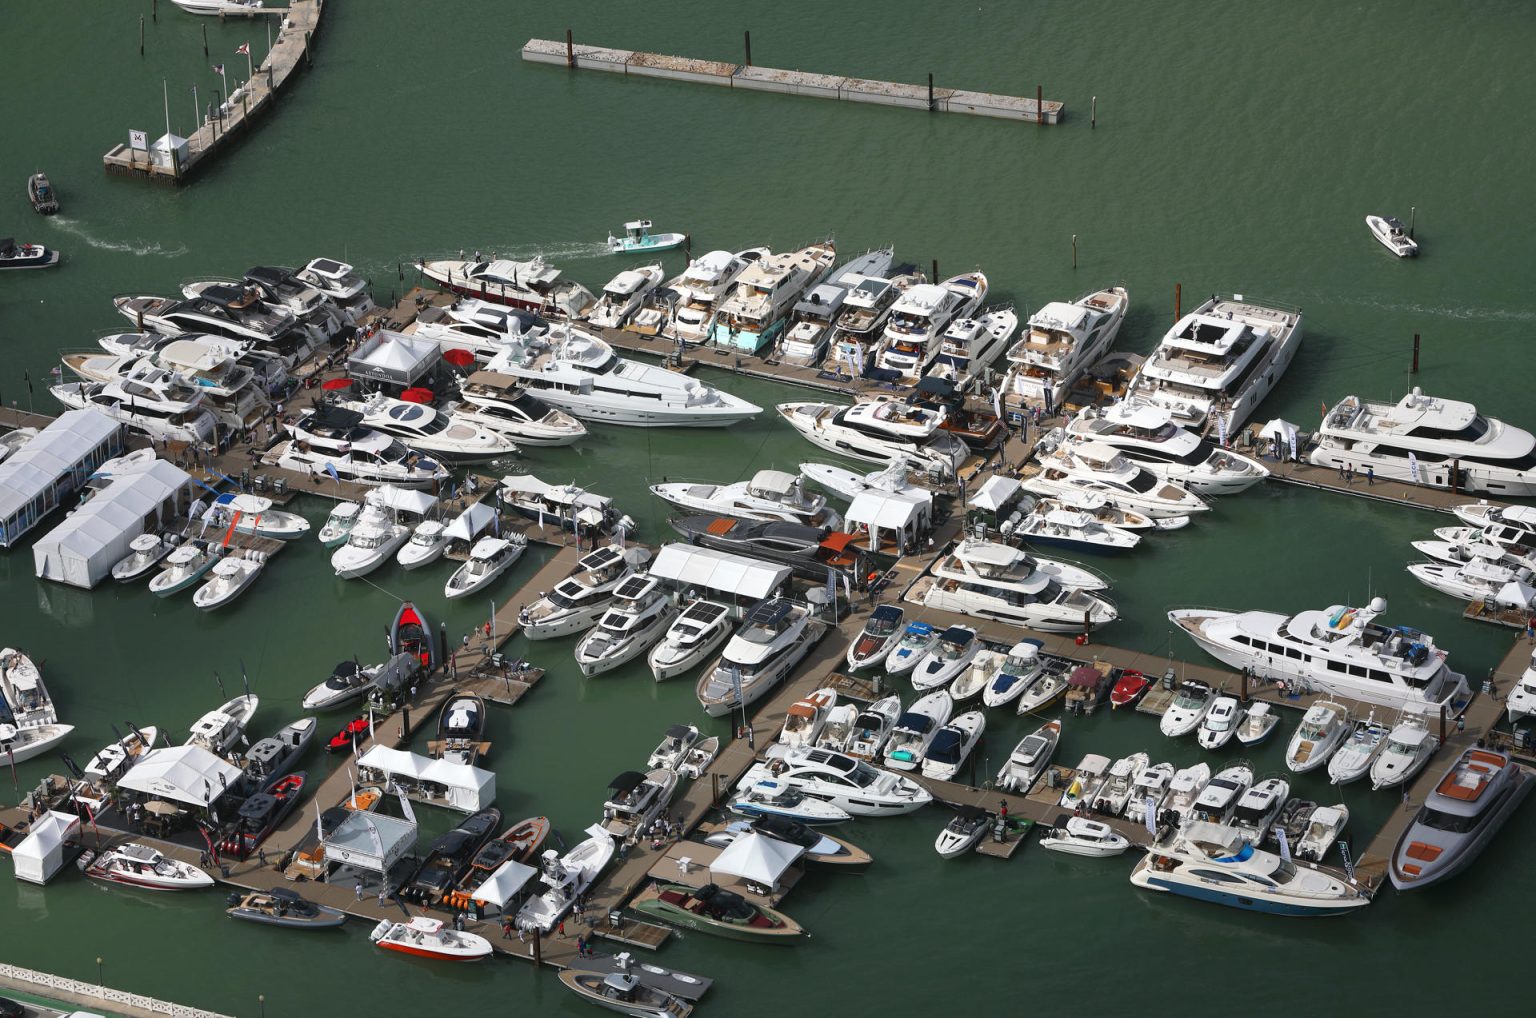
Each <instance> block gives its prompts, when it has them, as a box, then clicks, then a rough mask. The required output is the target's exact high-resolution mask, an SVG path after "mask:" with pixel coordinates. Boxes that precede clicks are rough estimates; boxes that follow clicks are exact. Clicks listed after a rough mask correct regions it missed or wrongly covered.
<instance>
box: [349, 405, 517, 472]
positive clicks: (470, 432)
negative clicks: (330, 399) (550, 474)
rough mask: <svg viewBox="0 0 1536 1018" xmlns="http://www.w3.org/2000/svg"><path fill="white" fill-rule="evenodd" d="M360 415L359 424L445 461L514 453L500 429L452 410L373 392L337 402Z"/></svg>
mask: <svg viewBox="0 0 1536 1018" xmlns="http://www.w3.org/2000/svg"><path fill="white" fill-rule="evenodd" d="M336 405H337V406H339V407H341V408H342V409H343V410H351V411H353V412H355V413H357V414H359V415H361V416H362V426H363V427H365V428H372V429H373V430H374V431H378V432H381V433H383V434H385V435H391V436H393V437H395V438H398V439H400V440H401V441H403V442H405V443H406V444H407V445H409V446H410V447H411V448H412V449H415V450H416V451H417V452H420V453H424V454H426V455H428V456H431V457H432V458H433V459H437V460H441V461H443V462H447V463H485V462H488V461H490V460H494V459H501V458H502V457H505V456H513V455H516V454H517V446H516V445H515V444H514V443H513V441H512V439H510V438H508V437H507V436H506V435H505V434H504V433H503V432H501V431H498V430H495V429H492V428H488V427H486V426H485V425H483V424H480V423H479V422H477V421H472V420H466V419H464V418H461V417H460V416H459V415H458V414H456V413H455V412H454V411H453V410H452V409H443V410H435V409H433V408H432V407H429V406H426V405H424V404H421V403H412V402H410V401H409V400H403V399H395V398H394V397H393V396H386V395H384V394H383V393H376V394H375V395H372V396H369V397H368V398H366V399H359V400H342V401H340V402H338V403H337V404H336Z"/></svg>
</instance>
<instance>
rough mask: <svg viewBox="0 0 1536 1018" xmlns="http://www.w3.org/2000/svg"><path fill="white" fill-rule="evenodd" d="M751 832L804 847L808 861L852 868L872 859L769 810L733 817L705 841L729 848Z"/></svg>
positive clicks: (705, 842) (862, 851) (845, 844)
mask: <svg viewBox="0 0 1536 1018" xmlns="http://www.w3.org/2000/svg"><path fill="white" fill-rule="evenodd" d="M749 832H751V833H756V834H762V835H765V836H767V837H770V838H773V839H774V840H775V841H782V842H784V843H785V844H789V845H799V846H800V847H801V848H803V849H805V855H804V856H802V857H801V858H803V859H804V860H805V861H806V862H813V863H818V864H823V865H830V866H841V867H844V868H847V869H853V868H857V867H861V866H868V865H869V864H870V862H871V861H873V860H872V859H871V857H870V854H869V853H868V852H866V851H864V850H863V849H861V848H859V847H858V846H856V845H854V844H853V843H852V842H849V841H844V840H843V839H842V838H834V837H833V836H832V835H830V834H823V833H822V832H821V831H818V830H813V829H812V828H810V827H807V826H806V825H805V824H802V823H800V822H799V821H798V820H790V819H787V818H785V817H781V816H774V815H773V814H766V815H764V816H760V817H757V818H755V819H752V820H732V821H730V822H729V823H727V824H726V825H725V827H724V828H723V829H721V830H717V831H715V832H714V833H713V834H710V835H708V836H707V837H705V839H704V844H706V845H713V846H714V847H716V848H728V847H730V845H731V843H732V842H733V841H735V840H736V839H737V838H739V837H742V836H743V835H745V834H747V833H749Z"/></svg>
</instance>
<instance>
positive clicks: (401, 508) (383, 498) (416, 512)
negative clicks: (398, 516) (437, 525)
mask: <svg viewBox="0 0 1536 1018" xmlns="http://www.w3.org/2000/svg"><path fill="white" fill-rule="evenodd" d="M365 497H366V498H367V500H368V502H369V503H370V504H373V505H381V506H383V507H385V508H386V509H393V510H395V511H396V512H400V513H410V514H411V515H413V516H425V515H427V513H429V512H431V511H432V508H433V506H435V505H437V499H436V498H435V497H434V496H433V495H431V494H429V493H428V492H425V491H417V490H416V489H414V488H397V487H395V486H394V485H393V484H381V485H379V486H378V487H377V488H374V489H373V490H372V491H370V492H368V494H367V495H366V496H365Z"/></svg>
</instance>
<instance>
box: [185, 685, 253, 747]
mask: <svg viewBox="0 0 1536 1018" xmlns="http://www.w3.org/2000/svg"><path fill="white" fill-rule="evenodd" d="M260 704H261V700H260V698H259V697H257V696H256V695H255V694H253V693H246V694H244V695H242V696H237V697H235V698H234V699H232V700H230V701H229V702H228V703H226V704H224V706H222V707H218V708H216V709H214V710H211V711H209V712H208V713H206V714H204V715H203V716H202V717H200V718H198V719H197V721H195V722H193V724H192V729H191V732H190V734H189V735H188V737H187V741H186V745H188V746H199V747H201V748H203V749H206V750H207V751H208V752H210V753H213V754H215V755H221V754H223V753H227V752H228V751H229V749H230V748H231V747H232V746H234V744H235V743H236V742H239V741H240V739H241V737H242V736H243V735H245V726H246V725H248V724H250V723H251V718H252V717H254V716H255V714H256V708H257V707H258V706H260Z"/></svg>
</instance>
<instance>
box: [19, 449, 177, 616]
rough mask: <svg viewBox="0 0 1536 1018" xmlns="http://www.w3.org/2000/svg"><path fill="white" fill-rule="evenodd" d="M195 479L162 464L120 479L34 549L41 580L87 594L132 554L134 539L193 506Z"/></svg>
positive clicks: (164, 463) (36, 567) (121, 475)
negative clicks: (151, 524) (185, 505)
mask: <svg viewBox="0 0 1536 1018" xmlns="http://www.w3.org/2000/svg"><path fill="white" fill-rule="evenodd" d="M191 483H192V478H191V475H189V474H188V473H187V472H186V471H185V470H182V469H181V468H180V467H177V466H175V465H173V464H170V463H167V462H165V461H164V460H156V461H154V463H153V464H151V465H150V466H149V467H148V468H147V469H145V470H141V471H138V472H135V473H127V474H117V475H114V476H113V477H112V478H111V480H109V481H108V482H107V484H106V486H105V487H104V488H102V489H101V490H100V491H99V492H98V493H97V494H96V495H94V496H93V497H92V498H90V499H89V500H88V501H86V503H85V504H84V505H83V506H81V507H80V508H79V509H77V510H75V511H74V512H73V513H71V514H70V515H69V517H68V518H67V519H65V520H64V522H63V523H60V524H59V525H58V526H57V527H54V528H53V529H52V530H51V531H49V532H48V533H47V534H44V535H43V536H42V537H41V538H39V539H38V541H37V543H36V544H34V545H33V546H32V560H33V566H34V568H35V570H36V572H37V576H38V577H39V578H40V579H45V580H57V581H59V582H61V583H68V584H70V585H72V586H76V587H85V588H87V589H89V588H91V587H94V586H96V584H98V583H100V582H101V581H102V580H104V579H106V578H107V576H108V575H110V574H111V572H112V566H113V565H115V564H116V563H118V562H120V561H122V559H123V558H124V557H125V556H127V554H128V552H129V547H128V546H129V545H130V544H132V543H133V539H134V538H135V537H138V536H139V535H140V534H142V533H144V531H145V526H146V521H148V520H149V519H151V518H153V519H154V520H155V521H156V522H157V524H160V525H163V524H164V523H165V522H166V521H167V520H168V519H169V518H170V517H171V516H174V515H175V514H176V513H177V512H179V510H180V508H181V505H182V503H184V502H190V501H191V494H190V492H191Z"/></svg>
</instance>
